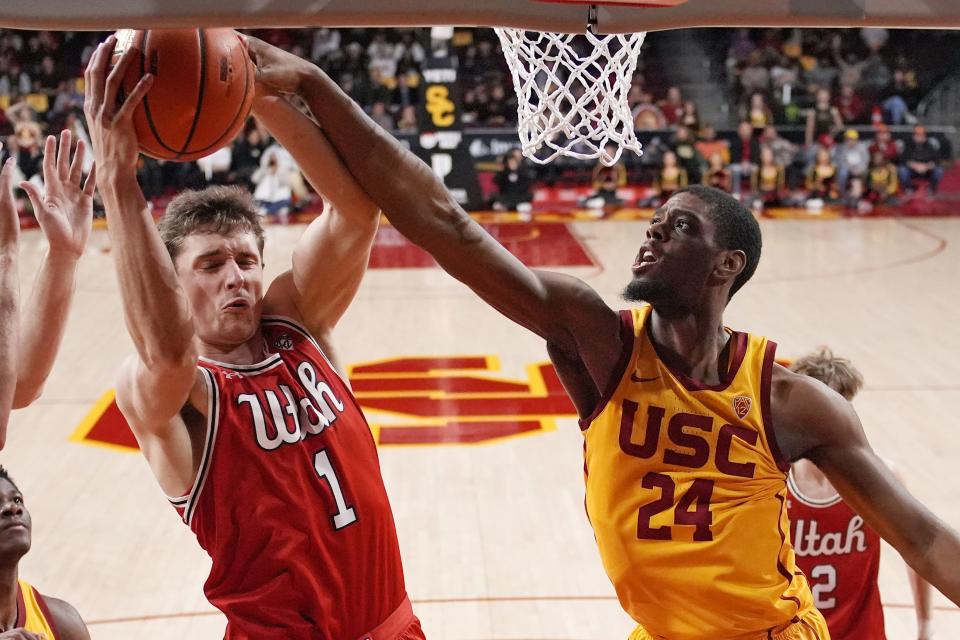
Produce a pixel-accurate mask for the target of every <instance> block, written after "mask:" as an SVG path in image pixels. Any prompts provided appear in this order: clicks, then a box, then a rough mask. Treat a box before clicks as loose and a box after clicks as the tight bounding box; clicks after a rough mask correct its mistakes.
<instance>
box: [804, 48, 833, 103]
mask: <svg viewBox="0 0 960 640" xmlns="http://www.w3.org/2000/svg"><path fill="white" fill-rule="evenodd" d="M807 64H808V65H809V66H808V67H806V68H804V71H803V81H804V83H805V84H806V85H807V90H808V91H809V92H810V93H813V94H815V95H816V93H817V92H818V91H820V90H821V89H822V90H826V91H828V92H829V91H830V88H831V87H833V85H834V84H835V83H836V81H837V75H838V73H837V68H836V67H835V66H833V63H832V62H831V60H830V56H829V55H827V54H825V53H824V54H822V55H820V56H816V57H811V58H810V59H809V60H808V62H807ZM829 102H830V100H829V94H828V97H827V104H829Z"/></svg>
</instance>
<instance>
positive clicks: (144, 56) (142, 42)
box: [113, 29, 254, 162]
mask: <svg viewBox="0 0 960 640" xmlns="http://www.w3.org/2000/svg"><path fill="white" fill-rule="evenodd" d="M128 48H133V49H136V50H137V51H139V52H140V55H139V56H138V59H135V60H134V61H133V63H132V64H131V65H130V68H129V69H128V70H127V73H126V76H125V77H124V79H123V89H122V92H121V93H122V95H121V99H122V98H123V96H125V95H129V93H130V92H131V91H133V88H134V87H135V86H136V84H137V81H138V80H139V79H140V78H141V77H142V76H143V75H144V74H146V73H151V74H153V76H154V81H153V86H151V87H150V90H149V91H148V92H147V95H146V97H145V98H144V100H143V102H142V103H141V104H140V105H139V106H138V107H137V110H136V111H135V112H134V115H133V122H134V126H135V128H136V131H137V138H138V139H139V142H140V151H141V152H142V153H144V154H146V155H148V156H151V157H153V158H159V159H161V160H177V161H181V162H186V161H189V160H196V159H197V158H202V157H203V156H206V155H209V154H211V153H213V152H214V151H216V150H217V149H219V148H221V147H223V146H224V145H226V144H228V143H230V142H231V141H232V140H233V138H234V137H235V136H236V135H237V132H239V131H240V128H241V127H243V124H244V122H245V121H246V119H247V115H248V114H249V113H250V106H251V104H252V103H253V92H254V88H253V83H254V67H253V63H252V62H251V61H250V58H249V57H248V55H247V47H246V44H245V43H244V42H243V41H242V40H241V38H240V36H239V34H237V32H236V31H234V30H233V29H151V30H136V31H134V30H130V29H124V30H121V31H118V32H117V43H116V46H115V47H114V51H113V53H114V61H116V60H117V59H118V58H119V56H120V55H121V54H122V53H123V52H124V51H126V50H127V49H128Z"/></svg>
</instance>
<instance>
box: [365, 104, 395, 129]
mask: <svg viewBox="0 0 960 640" xmlns="http://www.w3.org/2000/svg"><path fill="white" fill-rule="evenodd" d="M370 119H371V120H373V121H374V122H376V123H377V124H378V125H380V126H381V127H383V128H384V129H386V130H387V131H393V129H394V126H393V116H391V115H390V114H389V113H388V112H387V105H385V104H384V103H383V101H382V100H377V101H376V102H374V103H373V106H372V107H370Z"/></svg>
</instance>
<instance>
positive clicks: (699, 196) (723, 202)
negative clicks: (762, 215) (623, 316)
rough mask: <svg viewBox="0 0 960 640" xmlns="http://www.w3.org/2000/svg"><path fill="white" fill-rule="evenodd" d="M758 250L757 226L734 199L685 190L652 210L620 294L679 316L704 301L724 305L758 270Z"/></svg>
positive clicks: (698, 189)
mask: <svg viewBox="0 0 960 640" xmlns="http://www.w3.org/2000/svg"><path fill="white" fill-rule="evenodd" d="M761 246H762V240H761V237H760V225H759V224H757V220H756V218H754V217H753V214H752V213H750V211H749V210H747V209H746V208H745V207H744V206H743V205H742V204H740V202H739V201H737V199H736V198H734V197H733V196H731V195H730V194H728V193H726V192H724V191H721V190H719V189H714V188H712V187H704V186H699V185H697V186H692V187H687V188H686V189H682V190H680V191H678V192H677V193H676V194H674V195H673V197H671V198H670V199H669V200H667V202H666V203H665V204H664V205H663V206H661V207H660V208H659V209H657V210H656V211H655V212H654V215H653V218H651V220H650V226H649V227H647V231H646V237H645V239H644V241H643V244H642V245H641V247H640V251H639V253H638V254H637V257H636V260H635V261H634V265H633V280H632V281H631V282H630V284H628V285H627V287H626V289H625V290H624V292H623V296H624V298H626V299H627V300H629V301H645V302H649V303H650V304H652V305H653V306H654V307H656V308H658V309H662V310H667V309H669V308H673V309H675V310H677V311H682V312H689V311H694V310H696V309H698V308H700V307H701V306H702V305H703V303H704V301H705V300H706V299H707V298H716V299H718V300H721V301H722V302H723V304H726V302H727V301H729V300H730V298H731V297H733V294H735V293H736V292H737V291H739V290H740V288H741V287H742V286H743V285H744V284H746V282H747V280H749V279H750V278H751V276H753V274H754V272H755V271H756V270H757V264H758V263H759V262H760V250H761Z"/></svg>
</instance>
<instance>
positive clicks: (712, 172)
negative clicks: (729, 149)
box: [703, 151, 733, 193]
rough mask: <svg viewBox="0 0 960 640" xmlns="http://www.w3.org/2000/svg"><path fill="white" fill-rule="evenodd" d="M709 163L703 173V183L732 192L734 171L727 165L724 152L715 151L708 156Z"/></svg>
mask: <svg viewBox="0 0 960 640" xmlns="http://www.w3.org/2000/svg"><path fill="white" fill-rule="evenodd" d="M708 162H709V165H708V167H707V171H706V173H704V174H703V184H705V185H707V186H708V187H713V188H714V189H720V190H721V191H726V192H727V193H730V192H731V191H732V190H733V173H732V172H731V171H730V169H729V168H728V167H727V164H728V163H727V162H726V161H725V160H724V157H723V154H722V153H720V152H719V151H715V152H713V153H712V154H710V155H709V156H708Z"/></svg>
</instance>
